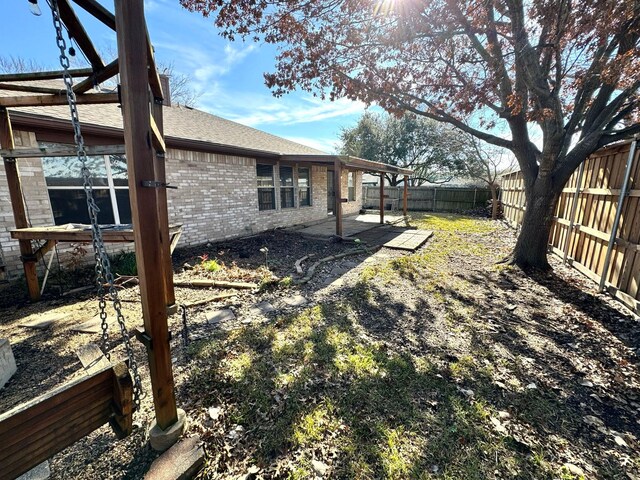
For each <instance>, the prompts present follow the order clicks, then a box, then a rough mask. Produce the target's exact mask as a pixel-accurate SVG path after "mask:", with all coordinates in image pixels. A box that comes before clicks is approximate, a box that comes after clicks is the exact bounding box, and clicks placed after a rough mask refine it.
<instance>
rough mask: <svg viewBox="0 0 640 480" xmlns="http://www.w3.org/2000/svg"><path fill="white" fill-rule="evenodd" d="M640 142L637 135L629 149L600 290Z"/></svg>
mask: <svg viewBox="0 0 640 480" xmlns="http://www.w3.org/2000/svg"><path fill="white" fill-rule="evenodd" d="M637 144H638V137H637V136H636V137H635V138H634V140H633V143H632V144H631V148H630V149H629V158H628V159H627V168H626V169H625V172H624V182H623V183H622V189H621V190H620V197H619V199H618V206H617V207H616V217H615V219H614V221H613V228H612V229H611V236H610V237H609V244H608V245H607V255H606V256H605V257H604V267H603V268H602V276H601V277H600V286H599V287H598V291H599V292H602V291H603V290H604V287H605V284H606V283H607V277H608V276H609V275H608V274H609V263H610V262H611V251H612V249H613V244H614V243H615V241H616V235H617V234H618V224H619V223H620V216H621V215H622V204H623V203H624V199H625V197H626V195H627V188H628V186H629V177H630V175H631V167H632V165H633V157H635V155H636V145H637Z"/></svg>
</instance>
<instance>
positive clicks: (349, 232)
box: [292, 214, 433, 251]
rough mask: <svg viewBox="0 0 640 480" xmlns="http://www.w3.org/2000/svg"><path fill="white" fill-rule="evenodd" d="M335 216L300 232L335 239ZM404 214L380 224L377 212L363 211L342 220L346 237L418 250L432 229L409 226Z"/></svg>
mask: <svg viewBox="0 0 640 480" xmlns="http://www.w3.org/2000/svg"><path fill="white" fill-rule="evenodd" d="M335 225H336V219H335V217H333V216H332V217H329V218H327V219H326V220H325V221H323V222H320V223H315V224H313V225H308V226H303V227H302V228H301V227H296V228H295V229H292V230H295V231H296V232H298V233H300V234H302V235H304V236H307V237H312V238H331V237H334V236H335V231H336V227H335ZM406 225H407V221H406V220H405V217H404V216H402V215H386V216H385V223H384V224H380V216H379V215H377V214H361V215H352V216H348V217H344V218H343V219H342V229H343V237H346V238H351V239H354V240H355V239H358V240H360V241H361V242H363V243H365V244H367V245H369V246H378V245H384V246H385V247H387V248H397V249H401V250H412V251H413V250H415V249H417V248H418V247H420V246H421V245H423V244H424V243H425V242H426V241H427V240H428V239H429V237H430V236H431V235H432V233H433V232H432V231H430V230H416V229H415V228H410V227H407V226H406Z"/></svg>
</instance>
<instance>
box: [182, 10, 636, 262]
mask: <svg viewBox="0 0 640 480" xmlns="http://www.w3.org/2000/svg"><path fill="white" fill-rule="evenodd" d="M180 1H181V3H182V5H183V6H185V7H187V8H189V9H191V10H194V11H199V12H201V13H203V14H204V15H215V23H216V25H217V26H218V27H219V28H220V29H221V31H222V34H223V35H225V36H226V37H228V38H234V37H236V36H241V37H246V38H249V39H254V40H262V41H266V42H269V43H274V44H277V45H279V48H280V51H279V55H278V58H277V64H276V71H275V72H274V73H270V74H267V75H266V83H267V85H268V86H270V87H271V88H272V89H273V91H274V93H275V94H276V95H281V94H284V93H286V92H289V91H291V90H293V89H295V88H302V89H304V90H309V91H314V92H317V93H319V94H320V95H322V96H328V97H329V98H331V99H333V98H336V97H347V98H351V99H358V100H362V101H364V102H368V103H373V102H375V103H378V104H379V105H381V106H382V107H384V108H385V109H387V110H389V111H391V112H397V111H411V112H414V113H416V114H418V115H423V116H426V117H429V118H433V119H435V120H438V121H442V122H447V123H450V124H452V125H455V126H457V127H458V128H460V129H462V130H464V131H466V132H467V133H470V134H472V135H474V136H475V137H477V138H479V139H482V140H484V141H486V142H489V143H492V144H494V145H497V146H500V147H504V148H507V149H509V150H511V151H512V152H513V154H514V155H515V157H516V159H517V161H518V164H519V165H520V168H521V170H522V173H523V175H524V180H525V194H526V198H527V210H526V213H525V215H524V219H523V225H522V230H521V234H520V236H519V238H518V241H517V243H516V246H515V249H514V252H513V261H514V262H515V263H517V264H519V265H520V266H523V267H528V266H534V267H538V268H548V266H549V265H548V262H547V257H546V251H547V240H548V234H549V231H550V228H551V223H552V218H553V211H554V208H555V204H556V201H557V199H558V196H559V193H560V191H561V190H562V187H563V185H564V183H565V182H566V181H567V179H568V178H569V176H570V175H571V173H572V172H573V171H574V170H575V169H576V168H577V166H578V165H579V164H580V163H581V162H582V161H584V160H585V158H586V157H587V156H588V155H589V154H590V153H592V152H593V151H594V150H596V149H598V148H599V147H602V146H604V145H607V144H609V143H612V142H615V141H617V140H620V139H623V138H626V137H628V136H629V135H630V134H634V133H637V132H639V131H640V125H638V124H637V123H632V122H637V114H638V103H639V98H638V88H639V86H640V75H638V71H639V67H640V65H639V63H640V60H639V58H640V56H639V54H638V50H639V31H640V0H582V1H575V0H574V1H571V0H536V1H528V2H525V1H524V0H464V1H455V0H326V1H323V0H318V1H308V0H263V1H258V2H254V1H250V0H228V1H222V0H180ZM634 115H635V117H634ZM538 137H539V138H538Z"/></svg>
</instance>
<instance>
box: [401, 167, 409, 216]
mask: <svg viewBox="0 0 640 480" xmlns="http://www.w3.org/2000/svg"><path fill="white" fill-rule="evenodd" d="M408 197H409V175H405V176H404V190H403V192H402V214H403V215H404V216H405V217H406V216H407V198H408Z"/></svg>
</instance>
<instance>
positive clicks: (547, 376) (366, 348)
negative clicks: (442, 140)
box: [180, 215, 640, 479]
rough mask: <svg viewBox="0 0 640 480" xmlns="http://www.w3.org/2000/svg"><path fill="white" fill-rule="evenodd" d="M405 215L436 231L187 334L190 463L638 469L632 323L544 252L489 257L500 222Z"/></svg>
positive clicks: (490, 471)
mask: <svg viewBox="0 0 640 480" xmlns="http://www.w3.org/2000/svg"><path fill="white" fill-rule="evenodd" d="M414 224H415V225H416V226H417V227H418V228H425V229H433V230H434V231H435V235H434V238H433V239H432V240H431V241H430V242H429V243H428V244H427V246H426V247H424V248H423V249H421V250H419V251H418V252H417V253H415V254H411V255H403V254H398V253H395V252H381V253H380V254H378V255H376V256H375V257H374V261H371V262H369V261H367V262H365V263H364V264H362V265H360V266H359V267H357V268H355V269H354V270H353V271H351V272H349V273H348V274H346V275H345V277H346V280H345V284H344V286H342V287H340V288H337V289H332V290H331V291H330V292H323V291H322V290H321V291H316V292H315V293H316V295H317V299H318V302H317V303H316V304H315V305H313V306H311V307H308V308H305V309H302V310H299V311H296V312H294V313H289V314H285V315H278V316H277V317H276V318H275V319H274V320H273V321H272V322H270V323H267V324H259V325H248V326H246V327H243V328H240V329H235V330H232V331H217V332H215V333H214V334H213V335H212V337H210V338H206V339H203V340H201V341H199V342H197V343H195V344H193V345H191V347H190V348H189V351H188V353H187V355H188V358H189V365H190V373H189V380H188V381H185V382H183V384H182V385H181V390H180V393H181V395H182V396H184V397H185V398H190V399H197V401H195V405H193V407H195V406H196V405H197V407H198V409H199V410H200V411H202V412H203V414H202V415H201V418H200V420H201V424H200V426H199V428H198V430H199V432H200V434H201V435H202V436H203V438H204V439H205V441H206V444H207V446H208V451H209V455H210V457H209V460H208V463H207V466H206V469H205V470H204V472H203V474H202V477H203V478H218V477H221V478H227V477H228V478H234V476H235V475H241V474H243V473H247V472H258V476H263V477H266V478H270V477H285V478H287V477H288V478H310V477H313V476H314V475H325V476H329V477H332V478H397V479H404V478H460V479H473V478H477V479H484V478H562V479H571V478H581V477H584V478H638V474H639V473H638V472H639V471H640V449H639V444H638V435H639V434H640V425H639V423H638V420H637V419H638V415H637V414H638V413H639V408H640V405H638V402H640V398H639V397H640V390H639V388H638V387H639V383H638V368H637V367H638V357H637V352H634V351H633V350H632V348H631V346H633V345H635V346H636V347H637V346H638V345H639V343H638V339H639V330H638V322H637V321H636V320H634V319H632V318H631V317H627V316H626V315H625V314H624V313H622V312H621V309H620V308H619V306H618V305H616V304H615V302H612V301H610V300H608V299H605V298H604V297H595V296H593V295H592V294H591V293H588V292H587V293H584V292H583V291H582V290H579V289H578V288H580V289H585V290H592V288H591V285H590V284H589V283H588V282H586V281H584V280H583V279H582V278H581V277H579V276H577V275H575V274H574V273H572V272H570V271H568V270H565V269H564V268H562V267H561V266H560V265H558V262H554V264H555V266H556V268H557V273H555V274H551V275H545V276H541V277H539V278H527V277H523V276H522V275H521V274H520V273H519V272H517V271H514V270H512V269H510V268H504V267H500V266H496V265H495V262H496V260H498V259H500V258H502V257H503V256H504V255H505V254H506V253H507V252H508V250H509V248H510V247H511V245H512V239H511V238H510V236H511V235H510V233H509V232H508V231H505V229H504V227H502V226H501V225H499V224H496V223H490V222H488V221H484V220H477V219H471V218H465V217H459V216H453V215H448V216H445V215H438V216H432V215H429V216H424V217H422V218H418V219H416V220H415V221H414ZM311 288H313V289H315V288H316V287H313V286H312V287H311ZM309 293H311V292H307V294H309ZM193 407H192V410H193ZM210 407H214V409H215V412H216V415H219V417H218V420H217V422H216V423H215V425H214V426H212V422H211V421H210V419H208V418H207V415H208V414H207V409H208V408H210Z"/></svg>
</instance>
